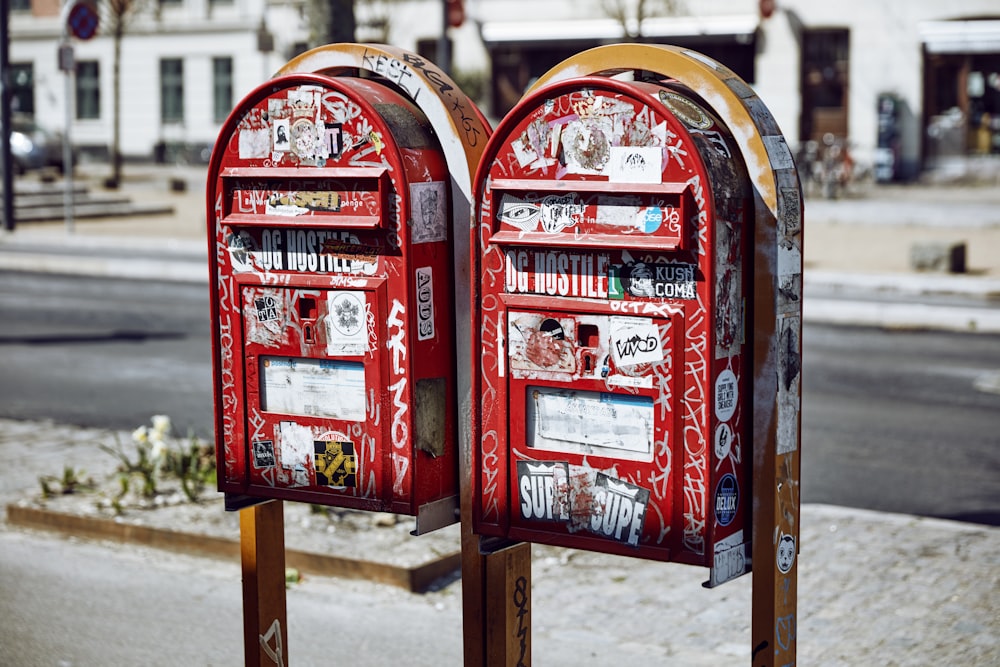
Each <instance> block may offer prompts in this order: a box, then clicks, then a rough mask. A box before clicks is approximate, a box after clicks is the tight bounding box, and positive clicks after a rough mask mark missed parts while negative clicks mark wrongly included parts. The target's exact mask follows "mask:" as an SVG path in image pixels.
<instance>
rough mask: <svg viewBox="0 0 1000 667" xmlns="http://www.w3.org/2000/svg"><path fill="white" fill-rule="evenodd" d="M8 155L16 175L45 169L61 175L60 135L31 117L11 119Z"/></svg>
mask: <svg viewBox="0 0 1000 667" xmlns="http://www.w3.org/2000/svg"><path fill="white" fill-rule="evenodd" d="M10 153H11V160H12V161H13V163H14V173H16V174H23V173H25V172H26V171H29V170H32V169H45V168H47V167H54V168H55V169H56V170H57V171H58V172H59V173H60V174H61V173H63V162H64V161H63V135H62V133H60V132H53V131H50V130H46V129H45V128H43V127H42V126H41V125H38V124H37V123H36V122H35V120H34V119H33V118H32V117H31V116H25V115H22V114H14V115H13V117H12V118H11V123H10ZM74 161H75V160H74Z"/></svg>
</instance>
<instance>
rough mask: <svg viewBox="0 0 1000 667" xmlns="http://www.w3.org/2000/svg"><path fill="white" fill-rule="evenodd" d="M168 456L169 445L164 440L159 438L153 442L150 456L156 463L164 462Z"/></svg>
mask: <svg viewBox="0 0 1000 667" xmlns="http://www.w3.org/2000/svg"><path fill="white" fill-rule="evenodd" d="M166 454H167V443H165V442H164V441H163V439H162V438H157V439H156V440H154V441H153V450H152V451H151V452H150V455H151V456H152V457H153V460H154V461H157V462H158V461H160V460H162V459H163V458H164V457H165V456H166Z"/></svg>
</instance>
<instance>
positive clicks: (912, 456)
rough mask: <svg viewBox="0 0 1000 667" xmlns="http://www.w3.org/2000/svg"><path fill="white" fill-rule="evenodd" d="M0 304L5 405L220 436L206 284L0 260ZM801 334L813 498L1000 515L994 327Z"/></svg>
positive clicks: (2, 408) (101, 422)
mask: <svg viewBox="0 0 1000 667" xmlns="http://www.w3.org/2000/svg"><path fill="white" fill-rule="evenodd" d="M0 312H2V313H3V317H2V318H0V367H2V368H3V375H2V379H0V417H5V418H11V419H19V420H46V419H50V420H52V421H54V422H57V423H68V424H78V425H84V426H95V427H101V428H111V429H115V430H129V431H130V430H132V429H134V428H135V427H136V426H138V425H140V424H146V423H148V422H149V418H150V417H151V416H152V415H154V414H167V415H170V416H171V418H172V420H173V422H174V425H175V428H176V430H177V431H178V433H179V434H185V433H189V432H191V433H194V434H197V435H201V436H203V437H211V429H212V423H213V398H212V390H211V368H210V366H211V343H210V338H209V332H210V330H209V306H208V293H207V288H206V287H204V286H202V285H197V284H186V283H161V282H156V281H125V280H111V279H99V278H89V277H79V276H78V277H61V276H56V275H41V274H26V273H0ZM803 345H804V354H803V382H804V386H803V394H802V395H803V413H802V422H803V423H802V478H801V479H802V500H803V502H807V503H809V502H817V503H829V504H835V505H842V506H850V507H860V508H866V509H875V510H885V511H891V512H900V513H906V514H916V515H924V516H936V517H948V518H957V519H961V520H966V521H975V522H982V523H989V524H992V525H1000V487H998V485H997V484H996V480H997V479H998V472H1000V447H997V445H998V444H1000V436H998V429H997V426H998V422H997V414H1000V394H997V393H991V392H989V391H985V390H984V389H983V388H984V387H987V386H988V385H989V384H990V383H989V382H987V381H984V380H985V379H988V378H989V377H996V374H997V373H998V372H1000V343H998V342H997V339H996V337H995V336H990V335H981V334H980V335H976V334H955V333H944V332H928V331H924V332H918V331H882V330H878V329H867V328H852V327H830V326H820V325H809V324H807V325H806V327H805V329H804V332H803ZM991 374H992V375H991ZM994 384H996V383H995V382H994Z"/></svg>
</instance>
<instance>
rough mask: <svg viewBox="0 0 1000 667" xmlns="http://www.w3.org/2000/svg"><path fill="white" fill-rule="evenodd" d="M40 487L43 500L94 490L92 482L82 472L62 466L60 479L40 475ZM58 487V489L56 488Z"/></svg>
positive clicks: (53, 476) (71, 467)
mask: <svg viewBox="0 0 1000 667" xmlns="http://www.w3.org/2000/svg"><path fill="white" fill-rule="evenodd" d="M38 483H39V484H40V485H41V487H42V497H43V498H53V497H55V496H57V495H60V494H61V495H69V494H71V493H77V492H79V491H91V490H93V489H94V488H95V486H94V480H93V479H91V478H90V477H86V473H84V471H83V470H80V471H77V470H76V468H74V467H73V466H69V465H67V466H63V474H62V477H56V476H55V475H42V476H40V477H39V478H38ZM56 485H58V488H56Z"/></svg>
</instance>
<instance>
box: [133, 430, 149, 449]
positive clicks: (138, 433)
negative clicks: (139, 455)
mask: <svg viewBox="0 0 1000 667" xmlns="http://www.w3.org/2000/svg"><path fill="white" fill-rule="evenodd" d="M132 439H133V440H134V441H136V442H137V443H139V444H140V445H145V444H146V443H147V442H149V430H148V429H147V428H146V427H145V426H140V427H139V428H137V429H136V430H134V431H132Z"/></svg>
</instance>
